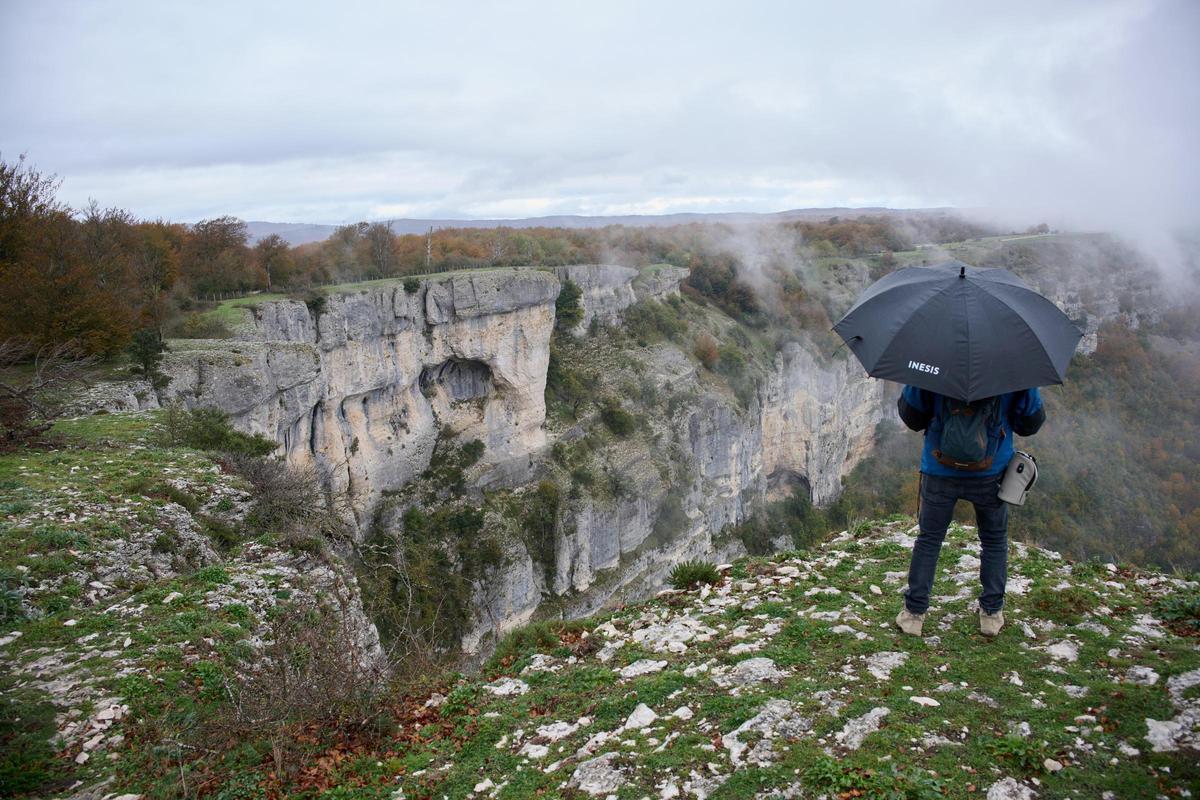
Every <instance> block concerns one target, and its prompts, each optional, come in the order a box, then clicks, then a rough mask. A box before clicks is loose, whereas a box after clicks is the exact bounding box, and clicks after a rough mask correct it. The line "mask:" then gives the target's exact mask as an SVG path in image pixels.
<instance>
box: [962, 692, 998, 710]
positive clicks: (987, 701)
mask: <svg viewBox="0 0 1200 800" xmlns="http://www.w3.org/2000/svg"><path fill="white" fill-rule="evenodd" d="M967 699H968V700H974V701H975V702H976V703H981V704H983V705H985V706H987V707H988V708H999V707H1000V704H999V703H997V702H996V701H995V700H993V699H992V698H990V697H988V696H987V695H986V694H983V693H982V692H971V693H970V694H968V695H967Z"/></svg>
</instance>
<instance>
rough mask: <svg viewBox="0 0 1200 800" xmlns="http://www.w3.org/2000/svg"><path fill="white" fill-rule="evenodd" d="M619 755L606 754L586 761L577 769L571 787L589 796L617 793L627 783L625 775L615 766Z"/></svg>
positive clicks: (572, 777)
mask: <svg viewBox="0 0 1200 800" xmlns="http://www.w3.org/2000/svg"><path fill="white" fill-rule="evenodd" d="M619 755H620V754H619V753H605V754H604V755H602V756H596V757H595V758H593V759H591V760H589V761H585V762H583V763H582V764H580V765H579V766H578V767H576V768H575V772H574V774H573V775H572V776H571V782H570V785H571V786H572V787H574V788H576V789H579V790H580V791H581V792H586V793H587V794H590V795H593V796H596V795H607V794H609V793H611V792H616V791H617V790H618V789H620V788H621V785H622V784H623V783H624V782H625V774H624V773H623V772H622V771H621V770H620V769H619V768H618V767H615V766H613V762H614V761H615V760H616V759H617V758H618V756H619Z"/></svg>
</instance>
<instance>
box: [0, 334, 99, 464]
mask: <svg viewBox="0 0 1200 800" xmlns="http://www.w3.org/2000/svg"><path fill="white" fill-rule="evenodd" d="M82 353H83V350H82V348H80V346H79V344H78V343H77V342H74V341H71V342H62V343H59V344H54V345H45V346H43V347H40V348H37V347H34V346H33V345H32V344H30V343H29V342H27V341H23V340H20V339H5V340H3V341H0V449H11V448H13V447H18V446H20V445H22V444H27V443H29V442H32V441H34V440H36V439H37V438H38V437H40V436H42V435H43V434H45V433H46V431H48V430H50V428H51V427H52V426H53V425H54V420H55V419H57V418H58V416H59V415H60V414H61V413H62V409H63V407H64V405H65V402H64V401H65V400H66V397H67V395H68V392H72V391H74V392H78V390H80V389H82V388H84V387H86V386H89V385H90V384H92V383H93V382H94V381H95V376H94V375H93V373H92V368H93V367H94V366H95V365H96V362H97V361H98V359H97V358H96V357H95V356H86V357H85V356H83V355H82Z"/></svg>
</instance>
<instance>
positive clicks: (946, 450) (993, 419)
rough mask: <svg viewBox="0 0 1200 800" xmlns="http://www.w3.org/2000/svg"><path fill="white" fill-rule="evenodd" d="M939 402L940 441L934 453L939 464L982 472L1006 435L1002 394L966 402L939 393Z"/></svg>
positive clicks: (990, 461) (990, 463)
mask: <svg viewBox="0 0 1200 800" xmlns="http://www.w3.org/2000/svg"><path fill="white" fill-rule="evenodd" d="M938 403H939V408H938V413H937V419H938V421H939V422H940V423H941V426H940V427H941V442H940V445H939V447H938V449H936V450H934V451H933V457H934V458H936V459H937V460H938V463H940V464H943V465H945V466H947V467H951V468H953V469H960V470H963V471H964V472H981V471H983V470H985V469H987V468H988V467H990V466H991V465H992V460H993V459H994V458H995V457H996V451H997V450H998V449H999V448H1000V442H1001V441H1003V439H1004V426H1003V425H1001V424H1000V398H999V397H988V398H986V399H984V400H976V401H975V402H974V403H964V402H963V401H962V400H953V399H951V398H949V397H939V398H938Z"/></svg>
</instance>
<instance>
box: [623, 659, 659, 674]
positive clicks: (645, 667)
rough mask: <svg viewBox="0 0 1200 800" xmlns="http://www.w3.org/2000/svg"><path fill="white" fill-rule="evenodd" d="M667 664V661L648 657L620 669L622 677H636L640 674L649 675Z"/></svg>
mask: <svg viewBox="0 0 1200 800" xmlns="http://www.w3.org/2000/svg"><path fill="white" fill-rule="evenodd" d="M666 666H667V662H666V661H652V660H650V659H648V658H643V659H639V660H638V661H635V662H633V663H632V664H630V665H629V666H627V667H625V668H624V669H622V670H621V671H620V675H621V677H622V678H636V677H638V676H639V675H649V674H650V673H652V672H658V671H660V670H662V669H664V668H665V667H666Z"/></svg>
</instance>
